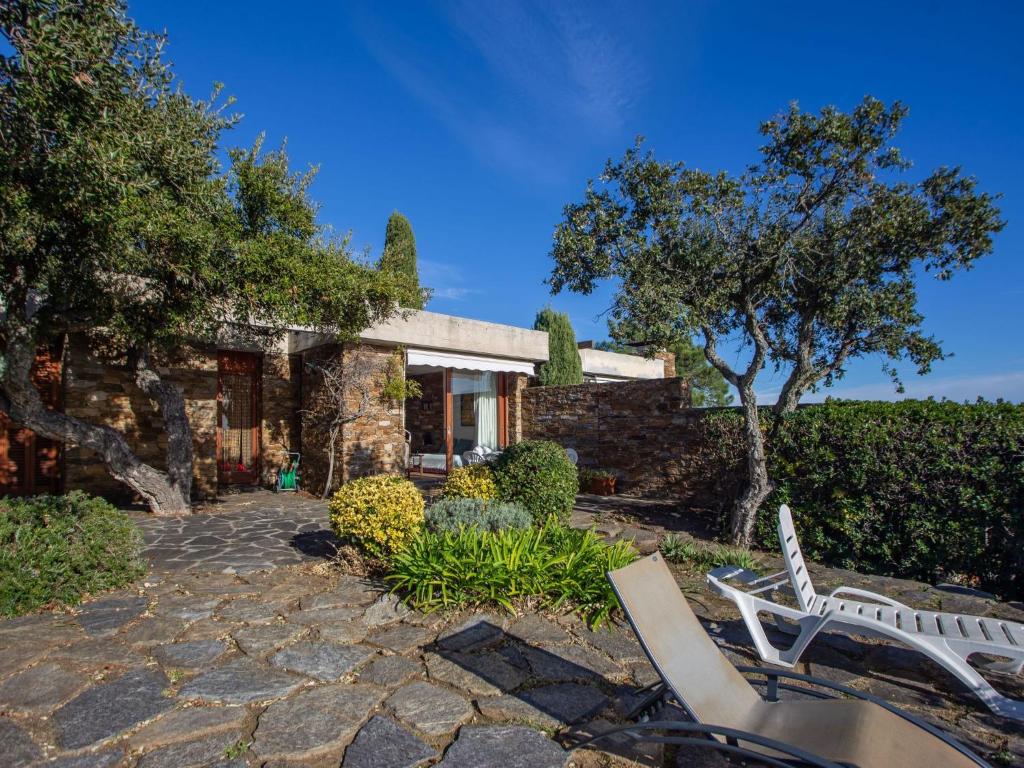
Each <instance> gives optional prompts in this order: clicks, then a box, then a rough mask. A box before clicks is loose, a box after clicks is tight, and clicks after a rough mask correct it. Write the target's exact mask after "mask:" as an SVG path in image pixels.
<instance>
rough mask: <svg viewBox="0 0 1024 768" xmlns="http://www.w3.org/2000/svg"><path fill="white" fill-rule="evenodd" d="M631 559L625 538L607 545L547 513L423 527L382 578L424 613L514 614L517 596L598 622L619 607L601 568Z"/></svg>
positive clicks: (589, 532) (630, 548)
mask: <svg viewBox="0 0 1024 768" xmlns="http://www.w3.org/2000/svg"><path fill="white" fill-rule="evenodd" d="M635 558H636V554H635V552H634V551H633V548H632V547H631V546H630V545H629V544H628V543H626V542H621V541H620V542H616V543H615V544H611V545H609V544H606V543H604V542H603V541H601V540H600V539H599V538H598V537H597V536H596V535H595V534H594V533H593V532H592V531H577V530H574V529H572V528H566V527H565V526H563V525H562V524H561V523H559V522H558V521H557V519H556V518H555V517H551V518H549V519H548V520H547V522H546V523H545V524H544V525H542V526H540V527H530V528H519V529H516V528H509V529H505V530H503V531H498V532H490V531H484V530H481V529H479V528H465V527H463V528H460V529H459V530H457V531H442V532H437V533H435V532H433V531H429V530H424V531H423V532H421V533H420V534H418V535H417V536H416V537H415V538H414V539H413V541H412V542H411V543H410V544H409V546H408V547H406V548H405V549H404V550H402V551H401V552H400V553H398V554H397V555H396V556H395V558H394V560H393V561H392V564H391V570H392V572H391V574H390V575H389V576H388V577H387V578H388V579H389V580H390V581H391V582H393V583H394V585H395V589H401V590H404V591H406V592H407V593H408V595H407V598H406V599H407V601H408V602H409V603H411V604H412V605H413V606H414V607H416V608H418V609H420V610H423V611H431V610H436V609H438V608H462V607H466V606H472V605H480V604H484V603H494V604H497V605H499V606H502V607H504V608H505V609H506V610H508V611H510V612H512V613H515V602H516V601H518V600H524V599H531V598H532V599H536V600H538V601H539V603H540V604H541V605H542V606H544V607H547V608H551V609H558V608H562V607H569V606H571V607H572V608H574V609H575V610H578V611H579V612H580V613H582V614H584V615H585V616H586V617H587V619H588V621H589V622H590V623H591V625H596V624H600V623H601V622H603V621H605V620H606V619H607V618H608V615H609V613H610V612H611V611H612V609H613V608H615V607H616V606H617V605H618V601H617V599H616V597H615V593H614V592H613V591H612V589H611V586H610V585H609V584H608V580H607V579H606V578H605V573H606V572H607V571H610V570H614V569H616V568H621V567H623V566H625V565H628V564H629V563H631V562H632V561H633V560H634V559H635Z"/></svg>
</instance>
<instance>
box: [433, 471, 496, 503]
mask: <svg viewBox="0 0 1024 768" xmlns="http://www.w3.org/2000/svg"><path fill="white" fill-rule="evenodd" d="M443 492H444V496H445V498H447V499H494V498H497V496H498V486H497V484H496V483H495V482H494V470H493V469H491V467H490V465H489V464H471V465H470V466H468V467H455V468H453V469H452V471H451V472H449V473H448V477H447V478H445V481H444V491H443Z"/></svg>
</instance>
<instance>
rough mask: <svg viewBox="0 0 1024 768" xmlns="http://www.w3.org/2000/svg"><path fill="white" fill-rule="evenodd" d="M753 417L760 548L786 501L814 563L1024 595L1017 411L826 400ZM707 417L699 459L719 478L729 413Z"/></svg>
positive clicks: (736, 459) (730, 431) (732, 460)
mask: <svg viewBox="0 0 1024 768" xmlns="http://www.w3.org/2000/svg"><path fill="white" fill-rule="evenodd" d="M762 418H763V419H764V420H765V432H766V434H768V435H769V438H768V441H767V450H768V466H769V473H770V476H771V478H772V480H773V481H774V482H775V484H776V490H775V492H774V494H773V495H772V496H771V497H770V498H769V499H768V501H767V502H766V503H765V504H764V505H762V508H761V510H760V513H759V517H758V523H757V528H756V534H757V536H756V539H757V540H758V541H759V542H760V543H761V544H762V546H764V547H765V548H767V549H772V550H774V549H777V548H778V541H777V538H776V534H775V524H776V521H775V513H776V512H777V510H778V505H779V504H781V503H788V504H789V505H790V506H791V508H792V509H793V517H794V521H795V523H796V527H797V531H798V533H799V535H800V543H801V545H802V547H803V549H804V553H805V554H806V555H807V556H808V557H810V558H812V559H815V560H820V561H822V562H825V563H828V564H830V565H835V566H838V567H841V568H851V569H854V570H858V571H861V572H865V573H876V574H883V575H886V576H898V577H902V578H909V579H917V580H920V581H926V582H931V583H937V582H939V581H944V580H950V581H956V582H960V583H964V584H967V585H970V586H979V587H981V588H982V589H985V590H988V591H990V592H995V593H997V594H999V595H1001V596H1003V597H1006V598H1015V599H1020V598H1021V597H1024V406H1020V405H1014V404H1011V403H988V402H983V401H979V402H978V403H974V404H961V403H953V402H936V401H930V400H906V401H902V402H896V403H883V402H855V401H828V402H826V403H824V404H821V405H813V406H808V407H806V408H801V409H799V410H797V411H796V412H795V413H792V414H789V415H787V416H785V417H784V418H782V419H781V421H780V420H778V419H777V418H776V417H774V416H773V415H771V414H770V413H767V412H765V413H763V414H762ZM705 421H706V424H705V431H706V435H705V436H704V439H703V440H702V444H703V445H706V446H709V447H708V448H707V449H706V450H709V451H714V450H717V451H719V452H720V455H718V456H715V455H709V456H708V459H709V460H712V461H714V462H715V463H716V464H717V465H719V466H721V467H723V472H722V475H723V476H726V475H728V474H729V473H730V472H731V471H735V469H736V468H738V469H739V471H740V472H742V461H743V455H742V449H741V448H740V445H741V443H742V440H741V439H740V437H739V429H740V420H739V418H738V417H737V416H736V415H735V414H733V413H731V412H721V413H717V414H713V415H711V416H709V417H708V418H707V419H706V420H705ZM730 468H733V469H730ZM723 491H724V492H723V509H725V510H727V509H728V504H729V501H730V499H729V498H728V496H729V489H728V488H724V489H723ZM723 523H724V519H723Z"/></svg>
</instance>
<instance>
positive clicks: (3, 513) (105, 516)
mask: <svg viewBox="0 0 1024 768" xmlns="http://www.w3.org/2000/svg"><path fill="white" fill-rule="evenodd" d="M141 551H142V534H141V533H140V532H139V529H138V528H136V526H135V524H134V523H133V522H132V521H131V520H130V519H129V518H128V516H127V515H125V514H124V513H123V512H120V511H118V510H117V509H115V508H114V507H112V506H111V505H110V504H108V503H107V502H106V501H104V500H102V499H97V498H93V497H91V496H88V495H86V494H84V493H81V492H80V491H73V492H71V493H69V494H67V495H66V496H36V497H32V498H26V499H17V498H8V499H0V615H2V616H16V615H18V614H22V613H27V612H29V611H32V610H35V609H37V608H40V607H42V606H45V605H50V604H58V605H76V604H77V603H79V602H80V601H81V599H82V597H83V596H85V595H89V594H94V593H96V592H102V591H104V590H108V589H116V588H118V587H123V586H125V585H126V584H130V583H131V582H133V581H135V580H136V579H138V578H140V577H141V576H143V575H144V574H145V572H146V566H145V563H144V561H143V560H142V558H141Z"/></svg>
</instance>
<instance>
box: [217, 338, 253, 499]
mask: <svg viewBox="0 0 1024 768" xmlns="http://www.w3.org/2000/svg"><path fill="white" fill-rule="evenodd" d="M260 370H261V366H260V356H259V355H258V354H256V353H253V352H224V351H221V352H218V353H217V481H218V482H219V483H220V484H221V485H255V484H256V483H257V482H258V480H259V475H260V401H261V398H260V384H261V376H260Z"/></svg>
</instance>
